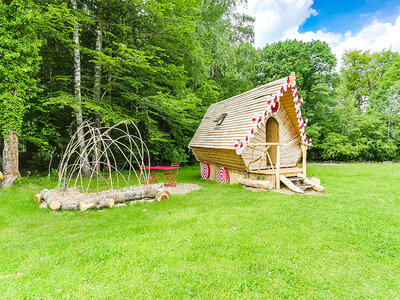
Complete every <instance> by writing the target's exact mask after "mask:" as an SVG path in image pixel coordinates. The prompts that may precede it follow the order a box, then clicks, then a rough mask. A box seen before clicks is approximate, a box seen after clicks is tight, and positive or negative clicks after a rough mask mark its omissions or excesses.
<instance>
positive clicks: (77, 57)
mask: <svg viewBox="0 0 400 300" xmlns="http://www.w3.org/2000/svg"><path fill="white" fill-rule="evenodd" d="M71 6H72V8H73V9H74V10H76V9H77V4H76V0H71ZM73 40H74V46H75V47H74V78H75V91H74V92H75V98H76V101H77V103H78V105H77V109H76V110H75V114H76V125H77V127H78V139H79V141H80V143H79V150H80V152H81V153H82V154H83V155H82V159H83V162H82V163H83V164H84V168H83V170H84V173H85V175H86V176H87V175H89V173H90V167H89V161H88V157H87V153H86V150H85V139H84V132H83V129H80V128H79V127H80V126H81V125H82V123H83V117H82V106H81V102H82V94H81V52H80V49H79V25H77V24H75V25H74V32H73Z"/></svg>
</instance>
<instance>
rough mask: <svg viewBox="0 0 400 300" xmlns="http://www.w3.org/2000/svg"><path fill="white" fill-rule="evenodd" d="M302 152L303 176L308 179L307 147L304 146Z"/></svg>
mask: <svg viewBox="0 0 400 300" xmlns="http://www.w3.org/2000/svg"><path fill="white" fill-rule="evenodd" d="M301 151H302V152H303V174H304V176H305V177H307V166H306V164H307V146H306V145H304V144H302V145H301Z"/></svg>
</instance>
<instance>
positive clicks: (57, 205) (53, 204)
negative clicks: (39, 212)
mask: <svg viewBox="0 0 400 300" xmlns="http://www.w3.org/2000/svg"><path fill="white" fill-rule="evenodd" d="M49 207H50V209H51V210H59V209H60V207H61V203H60V202H59V201H52V202H51V203H50V204H49Z"/></svg>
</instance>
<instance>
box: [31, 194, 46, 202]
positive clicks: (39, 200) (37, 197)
mask: <svg viewBox="0 0 400 300" xmlns="http://www.w3.org/2000/svg"><path fill="white" fill-rule="evenodd" d="M33 200H35V201H36V202H41V201H43V200H44V198H43V195H42V194H36V195H35V196H33Z"/></svg>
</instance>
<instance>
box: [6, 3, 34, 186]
mask: <svg viewBox="0 0 400 300" xmlns="http://www.w3.org/2000/svg"><path fill="white" fill-rule="evenodd" d="M38 17H39V14H38V11H37V8H36V6H35V5H34V4H33V2H32V1H29V0H28V1H25V0H13V1H7V2H0V53H1V55H0V112H1V113H0V127H1V133H2V136H3V138H4V149H3V172H4V173H5V176H6V179H5V180H4V182H3V187H5V186H9V185H11V184H12V183H13V182H14V181H15V179H16V178H18V176H20V173H19V160H18V144H19V142H18V137H19V134H20V131H21V126H22V119H23V116H24V112H25V104H26V102H27V99H28V98H30V97H33V96H34V95H35V93H36V92H37V90H38V88H37V80H36V77H35V74H36V72H37V71H38V67H39V62H40V56H39V47H40V45H41V40H40V39H39V38H38V34H37V30H36V20H37V19H38Z"/></svg>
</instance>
